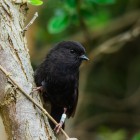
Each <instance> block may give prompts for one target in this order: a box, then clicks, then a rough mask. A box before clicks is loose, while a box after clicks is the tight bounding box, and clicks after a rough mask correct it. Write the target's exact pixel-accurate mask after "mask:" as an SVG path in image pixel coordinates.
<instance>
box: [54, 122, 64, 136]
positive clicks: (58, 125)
mask: <svg viewBox="0 0 140 140" xmlns="http://www.w3.org/2000/svg"><path fill="white" fill-rule="evenodd" d="M62 125H63V123H62V122H60V123H59V124H57V125H56V126H55V128H54V131H55V132H56V134H58V133H59V132H60V130H61V128H62Z"/></svg>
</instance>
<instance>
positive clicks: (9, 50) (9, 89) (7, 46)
mask: <svg viewBox="0 0 140 140" xmlns="http://www.w3.org/2000/svg"><path fill="white" fill-rule="evenodd" d="M26 9H27V5H26V4H22V5H21V4H15V3H14V2H12V1H10V0H0V65H1V66H2V67H3V68H4V69H6V71H8V72H9V73H10V74H11V77H12V78H13V79H14V80H15V81H16V82H17V83H18V85H19V86H20V87H22V89H23V90H24V91H25V92H26V93H28V94H29V93H30V92H31V90H32V87H33V86H34V80H33V70H32V67H31V64H30V56H29V54H28V48H27V44H26V39H25V37H24V35H23V34H22V32H21V31H22V29H23V27H24V22H25V17H26ZM33 98H34V99H35V100H36V101H38V102H40V98H39V96H38V95H37V94H34V95H33ZM40 104H41V102H40ZM0 115H1V118H2V121H3V124H4V127H5V130H6V134H7V138H8V139H9V140H48V139H56V138H55V137H54V135H53V133H52V131H51V129H50V127H49V125H48V120H47V118H46V117H44V116H43V115H41V112H40V110H39V109H37V108H36V107H35V106H34V105H33V104H32V103H31V102H30V101H29V100H28V99H27V98H26V97H25V96H24V95H23V94H22V93H21V92H20V91H19V90H18V89H17V88H16V87H15V86H14V85H13V83H11V81H10V80H8V78H7V77H6V75H5V74H4V73H3V72H2V71H0ZM0 127H1V126H0Z"/></svg>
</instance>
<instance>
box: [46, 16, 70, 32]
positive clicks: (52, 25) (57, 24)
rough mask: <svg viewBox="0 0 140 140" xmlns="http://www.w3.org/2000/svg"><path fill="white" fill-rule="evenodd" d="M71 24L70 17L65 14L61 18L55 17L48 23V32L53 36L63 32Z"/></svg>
mask: <svg viewBox="0 0 140 140" xmlns="http://www.w3.org/2000/svg"><path fill="white" fill-rule="evenodd" d="M69 24H70V20H69V16H68V15H67V14H66V13H63V14H61V15H59V16H54V17H52V18H51V19H50V21H49V23H48V31H49V32H50V33H52V34H55V33H59V32H62V31H63V30H65V29H66V28H67V27H68V25H69Z"/></svg>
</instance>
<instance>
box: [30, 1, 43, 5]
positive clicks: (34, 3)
mask: <svg viewBox="0 0 140 140" xmlns="http://www.w3.org/2000/svg"><path fill="white" fill-rule="evenodd" d="M28 3H30V4H31V5H35V6H39V5H42V4H43V1H41V0H28Z"/></svg>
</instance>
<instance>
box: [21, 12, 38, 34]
mask: <svg viewBox="0 0 140 140" xmlns="http://www.w3.org/2000/svg"><path fill="white" fill-rule="evenodd" d="M37 17H38V12H35V14H34V16H33V18H32V19H31V21H30V22H29V23H28V24H27V25H26V27H24V28H23V30H22V32H23V33H24V32H25V31H27V30H28V28H29V27H30V26H31V25H32V24H33V23H34V21H35V19H36V18H37Z"/></svg>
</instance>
